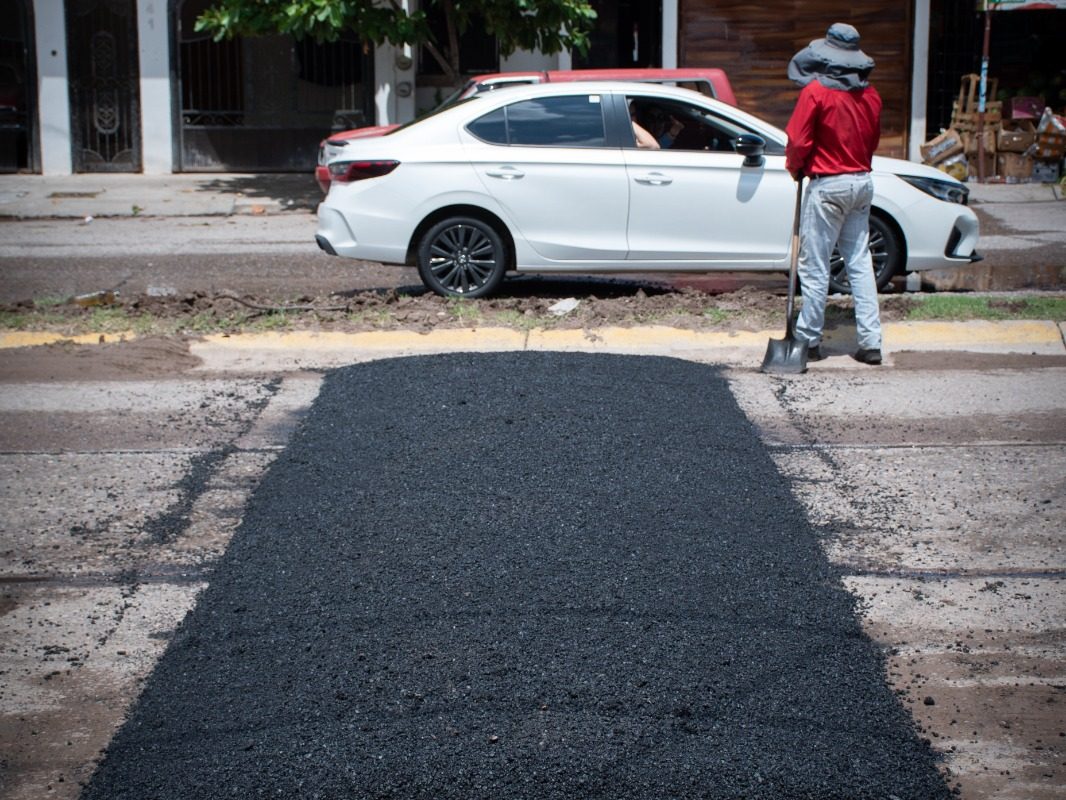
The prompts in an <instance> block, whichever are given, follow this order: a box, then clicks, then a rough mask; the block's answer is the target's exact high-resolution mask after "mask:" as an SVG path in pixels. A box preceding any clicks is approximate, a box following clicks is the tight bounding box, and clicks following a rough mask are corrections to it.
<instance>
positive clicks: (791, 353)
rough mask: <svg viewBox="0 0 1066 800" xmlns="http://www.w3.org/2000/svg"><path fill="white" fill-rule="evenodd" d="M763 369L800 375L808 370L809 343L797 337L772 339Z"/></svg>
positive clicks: (779, 373)
mask: <svg viewBox="0 0 1066 800" xmlns="http://www.w3.org/2000/svg"><path fill="white" fill-rule="evenodd" d="M762 371H763V372H771V373H774V374H777V375H798V374H800V373H801V372H806V371H807V343H806V342H797V341H796V340H795V339H788V338H786V339H771V340H770V343H769V344H768V345H767V346H766V355H765V356H763V360H762Z"/></svg>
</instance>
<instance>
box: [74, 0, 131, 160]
mask: <svg viewBox="0 0 1066 800" xmlns="http://www.w3.org/2000/svg"><path fill="white" fill-rule="evenodd" d="M66 9H67V53H68V58H69V64H68V67H69V69H68V74H69V75H70V116H71V120H70V123H71V134H72V140H73V142H72V144H73V151H74V152H73V163H74V171H75V172H140V171H141V121H140V87H139V84H138V77H139V69H138V64H137V7H136V4H135V0H70V1H69V2H67V4H66Z"/></svg>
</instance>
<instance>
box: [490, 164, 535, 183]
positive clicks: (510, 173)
mask: <svg viewBox="0 0 1066 800" xmlns="http://www.w3.org/2000/svg"><path fill="white" fill-rule="evenodd" d="M485 174H486V175H488V176H490V177H492V178H502V179H503V180H505V181H513V180H516V179H518V178H522V177H524V176H525V174H526V173H524V172H522V170H520V169H516V168H515V167H497V168H496V169H489V170H485Z"/></svg>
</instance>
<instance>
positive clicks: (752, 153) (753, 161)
mask: <svg viewBox="0 0 1066 800" xmlns="http://www.w3.org/2000/svg"><path fill="white" fill-rule="evenodd" d="M733 146H734V148H735V149H736V151H737V153H739V154H740V155H742V156H744V166H745V167H761V166H762V165H763V164H765V163H766V159H765V158H763V155H762V154H763V153H764V152H765V151H766V140H765V139H763V138H762V137H761V136H756V135H755V134H754V133H742V134H740V136H738V137H737V141H736V144H734V145H733Z"/></svg>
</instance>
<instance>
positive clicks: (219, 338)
mask: <svg viewBox="0 0 1066 800" xmlns="http://www.w3.org/2000/svg"><path fill="white" fill-rule="evenodd" d="M202 341H203V343H204V344H207V345H214V346H221V347H226V348H230V349H237V350H242V349H243V350H316V351H319V352H335V351H352V350H364V351H372V352H376V351H381V350H388V351H396V350H416V351H417V350H522V349H524V348H525V344H526V334H525V333H523V332H522V331H516V330H512V329H510V328H440V329H438V330H433V331H430V332H428V333H415V332H413V331H362V332H357V333H344V332H342V331H289V332H284V333H282V332H272V333H241V334H235V335H232V336H226V335H223V334H212V335H210V336H205V337H203V340H202Z"/></svg>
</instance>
